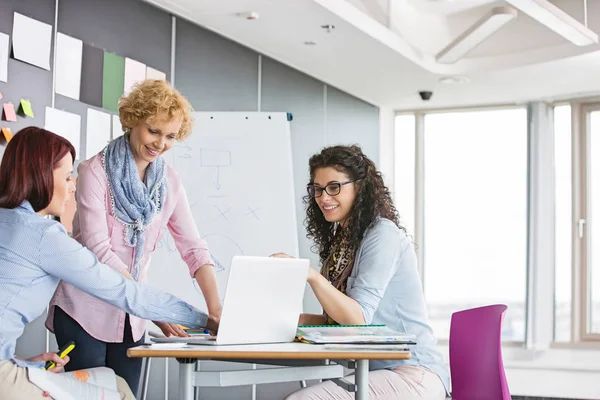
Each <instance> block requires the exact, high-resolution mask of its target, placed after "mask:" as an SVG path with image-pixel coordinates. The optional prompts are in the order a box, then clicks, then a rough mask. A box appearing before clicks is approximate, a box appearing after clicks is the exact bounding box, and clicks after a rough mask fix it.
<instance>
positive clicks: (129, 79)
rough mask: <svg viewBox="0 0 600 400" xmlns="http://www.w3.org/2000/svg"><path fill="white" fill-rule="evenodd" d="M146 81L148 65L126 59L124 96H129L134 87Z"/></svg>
mask: <svg viewBox="0 0 600 400" xmlns="http://www.w3.org/2000/svg"><path fill="white" fill-rule="evenodd" d="M144 79H146V64H143V63H141V62H139V61H136V60H132V59H131V58H125V85H124V88H123V89H124V90H123V94H124V95H125V96H127V95H128V94H129V92H131V89H132V87H133V85H135V84H136V83H138V82H140V81H143V80H144Z"/></svg>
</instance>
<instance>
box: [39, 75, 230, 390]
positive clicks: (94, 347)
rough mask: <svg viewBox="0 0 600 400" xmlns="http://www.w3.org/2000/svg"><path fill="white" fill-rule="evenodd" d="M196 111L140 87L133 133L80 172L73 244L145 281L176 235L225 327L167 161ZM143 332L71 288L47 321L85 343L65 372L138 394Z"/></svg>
mask: <svg viewBox="0 0 600 400" xmlns="http://www.w3.org/2000/svg"><path fill="white" fill-rule="evenodd" d="M191 111H192V109H191V106H190V104H189V103H188V101H187V100H186V99H185V98H184V97H183V96H182V95H181V94H180V93H179V92H178V91H177V90H175V89H174V88H172V87H171V86H170V85H169V83H167V82H165V81H161V80H146V81H143V82H140V83H139V84H137V85H136V86H135V87H134V89H133V91H132V92H131V93H130V94H129V95H127V96H125V97H122V98H121V100H120V102H119V118H120V119H121V124H122V126H123V128H124V131H125V134H124V135H123V136H121V137H119V138H117V139H114V140H113V141H111V142H110V143H109V144H108V145H107V146H106V148H104V149H103V150H102V151H101V152H100V153H98V154H96V155H95V156H93V157H92V158H90V159H89V160H87V161H85V162H83V163H81V164H80V165H79V168H78V175H79V176H78V179H77V192H76V193H77V213H76V214H75V218H74V220H73V237H74V239H76V240H77V241H79V242H80V243H81V244H82V245H84V246H86V247H87V248H89V249H90V250H91V251H93V252H94V253H95V254H96V256H97V257H98V259H99V260H100V261H101V262H102V263H104V264H107V265H108V266H110V267H112V268H113V269H115V270H117V271H119V272H120V273H122V274H123V275H125V276H126V277H128V278H130V279H134V280H136V281H139V282H144V281H145V280H146V276H147V269H148V265H149V263H150V254H151V253H152V252H153V251H154V249H156V245H157V243H158V241H159V240H160V238H161V235H162V233H163V231H164V229H165V228H168V229H169V232H170V233H171V235H172V236H173V239H174V240H175V244H176V246H177V249H178V250H179V253H180V255H181V257H182V258H183V260H184V261H185V263H186V264H187V265H188V267H189V273H190V276H191V277H192V278H194V279H196V281H197V282H198V285H199V286H200V289H201V290H202V294H203V295H204V297H205V299H206V304H207V307H208V312H209V315H210V316H211V317H213V318H216V320H217V321H218V319H219V318H220V314H221V300H220V298H219V292H218V287H217V283H216V277H215V272H214V266H213V263H212V260H211V256H210V253H209V250H208V247H207V245H206V242H205V241H204V240H202V239H201V238H200V235H199V233H198V229H197V228H196V225H195V223H194V219H193V217H192V212H191V210H190V206H189V204H188V200H187V196H186V194H185V191H184V188H183V186H182V183H181V180H180V178H179V176H178V175H177V173H176V172H175V170H174V169H173V168H172V167H171V166H170V165H168V164H167V163H166V162H165V160H164V158H163V157H162V154H164V153H165V152H167V151H168V150H170V149H171V148H172V147H173V144H174V143H175V141H176V140H183V139H185V138H186V137H187V136H188V135H189V134H190V133H191V129H192V117H191ZM162 267H163V268H167V267H168V266H162ZM154 323H155V324H156V325H157V326H158V327H159V328H160V329H161V330H162V332H163V333H164V334H165V335H166V336H171V335H176V336H186V333H185V332H184V331H183V330H181V329H180V327H179V326H177V325H174V324H168V323H162V322H154ZM145 325H146V321H145V320H143V319H140V318H137V317H135V316H132V315H129V314H126V313H125V312H123V311H121V310H120V309H118V308H116V307H114V306H112V305H110V304H108V303H105V302H103V301H101V300H99V299H97V298H95V297H93V296H90V295H88V294H86V293H84V292H83V291H81V290H79V289H77V288H75V287H74V286H73V285H70V284H68V283H66V282H64V281H63V282H61V283H60V285H59V286H58V288H57V290H56V292H55V294H54V296H53V298H52V300H51V302H50V309H49V313H48V318H47V320H46V326H47V327H48V329H50V330H51V331H53V332H54V333H55V334H56V340H57V342H58V345H59V346H62V345H63V344H64V343H66V342H68V341H69V340H74V341H75V342H76V343H77V346H76V347H75V350H73V352H72V353H71V362H70V363H69V364H67V370H78V369H82V368H92V367H99V366H107V367H110V368H112V369H113V370H114V371H115V372H116V373H117V375H119V376H121V377H123V378H124V379H125V380H126V381H127V383H128V384H129V386H130V387H131V389H132V390H133V392H134V393H136V391H137V388H138V386H139V378H140V373H141V367H142V365H141V362H142V360H141V359H139V358H138V359H136V358H128V357H127V354H126V353H127V349H128V348H130V347H133V346H137V345H139V344H140V343H142V342H143V335H144V331H145Z"/></svg>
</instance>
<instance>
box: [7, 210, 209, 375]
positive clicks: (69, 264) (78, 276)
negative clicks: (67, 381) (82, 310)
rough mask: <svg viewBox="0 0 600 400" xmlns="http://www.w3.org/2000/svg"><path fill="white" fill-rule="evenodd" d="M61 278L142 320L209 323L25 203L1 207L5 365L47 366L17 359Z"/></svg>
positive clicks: (198, 312)
mask: <svg viewBox="0 0 600 400" xmlns="http://www.w3.org/2000/svg"><path fill="white" fill-rule="evenodd" d="M61 279H62V280H64V281H65V282H68V283H71V284H72V285H74V286H75V287H77V288H79V289H81V290H83V291H85V292H87V293H90V294H92V295H94V296H96V297H97V298H99V299H101V300H104V301H106V302H108V303H110V304H112V305H114V306H117V307H120V308H123V309H124V310H126V311H127V312H128V313H131V314H133V315H137V316H139V317H142V318H146V319H150V320H156V321H165V322H170V323H179V324H183V325H186V326H190V327H192V326H194V327H197V328H200V327H204V326H205V325H206V322H207V315H206V314H205V313H203V312H201V311H199V310H197V309H195V308H194V307H192V306H191V305H189V304H187V303H185V302H183V301H181V300H179V299H178V298H176V297H174V296H172V295H170V294H167V293H163V292H161V291H159V290H157V289H154V288H152V287H150V286H146V285H142V284H138V283H136V282H134V281H132V280H129V279H126V278H125V277H124V276H123V275H121V274H120V273H119V272H117V271H115V270H113V269H112V268H110V267H108V266H106V265H104V264H102V263H100V262H99V261H98V258H97V257H96V256H95V255H94V253H92V252H91V251H89V250H88V249H86V248H85V247H83V246H82V245H81V244H79V243H78V242H77V241H75V240H74V239H71V238H70V237H69V236H68V235H67V232H66V231H65V229H64V227H63V226H62V225H61V224H59V223H58V222H56V221H51V220H49V219H46V218H42V217H40V216H39V215H38V214H36V213H35V212H34V210H33V208H32V206H31V204H30V203H29V202H27V201H25V202H23V204H21V205H20V206H19V207H16V208H14V209H6V208H0V360H11V359H12V360H13V361H14V362H15V364H17V365H19V366H32V367H42V366H43V364H44V363H39V362H27V361H23V360H19V359H16V358H15V348H16V344H17V339H18V338H19V337H20V336H21V334H22V333H23V330H24V328H25V325H27V324H28V323H29V322H31V321H33V320H34V319H35V318H37V317H39V316H40V315H41V314H42V313H43V312H44V311H45V309H46V306H47V305H48V301H49V300H50V297H51V296H52V293H54V290H56V287H57V286H58V282H59V281H60V280H61ZM90 312H94V310H90Z"/></svg>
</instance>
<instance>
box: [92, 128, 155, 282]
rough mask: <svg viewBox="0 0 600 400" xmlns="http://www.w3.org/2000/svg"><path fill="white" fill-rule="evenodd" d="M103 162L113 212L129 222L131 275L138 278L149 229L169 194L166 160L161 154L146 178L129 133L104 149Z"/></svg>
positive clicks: (126, 227) (149, 167) (126, 225)
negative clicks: (142, 179)
mask: <svg viewBox="0 0 600 400" xmlns="http://www.w3.org/2000/svg"><path fill="white" fill-rule="evenodd" d="M102 164H103V166H104V171H105V172H106V177H107V178H108V184H109V189H110V197H111V203H112V210H113V214H114V215H115V217H117V219H118V220H119V222H121V223H122V224H123V225H124V226H125V243H126V244H127V245H128V246H130V247H133V248H134V257H133V260H134V262H133V270H132V271H131V275H132V276H133V278H134V279H135V280H137V279H138V276H139V272H140V271H139V270H140V265H139V264H140V260H141V259H142V255H143V253H144V239H145V238H144V236H145V231H146V230H147V229H148V227H149V226H150V225H151V223H152V219H153V218H154V215H155V214H158V213H159V212H160V211H161V210H162V207H163V204H164V203H165V199H166V197H167V178H166V165H165V160H164V159H163V158H162V157H158V158H157V159H156V160H154V161H153V162H151V163H150V164H149V165H148V168H147V169H146V177H145V179H144V182H142V181H141V180H140V177H139V172H138V170H137V167H136V165H135V160H134V158H133V153H132V152H131V146H130V145H129V134H125V135H123V136H121V137H119V138H117V139H115V140H113V141H112V142H110V143H109V144H108V145H107V146H106V147H105V148H104V150H102Z"/></svg>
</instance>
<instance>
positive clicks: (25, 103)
mask: <svg viewBox="0 0 600 400" xmlns="http://www.w3.org/2000/svg"><path fill="white" fill-rule="evenodd" d="M21 111H22V112H23V114H25V116H27V117H31V118H35V116H34V115H33V110H32V109H31V102H30V101H29V100H25V99H21Z"/></svg>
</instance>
